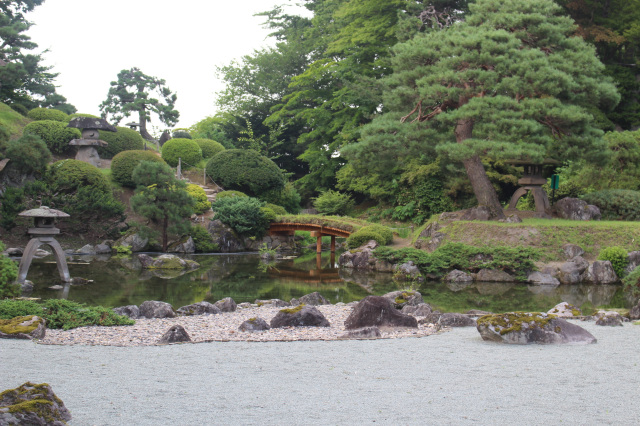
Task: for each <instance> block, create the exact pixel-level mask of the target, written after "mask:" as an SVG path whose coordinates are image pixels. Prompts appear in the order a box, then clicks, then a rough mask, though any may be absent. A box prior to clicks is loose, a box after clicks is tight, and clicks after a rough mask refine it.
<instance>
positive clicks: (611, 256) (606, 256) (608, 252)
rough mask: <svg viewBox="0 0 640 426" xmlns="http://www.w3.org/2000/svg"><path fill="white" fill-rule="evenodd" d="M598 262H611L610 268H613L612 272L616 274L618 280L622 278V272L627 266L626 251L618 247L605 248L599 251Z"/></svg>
mask: <svg viewBox="0 0 640 426" xmlns="http://www.w3.org/2000/svg"><path fill="white" fill-rule="evenodd" d="M598 260H608V261H609V262H611V266H612V267H613V270H614V271H615V272H616V275H617V276H618V277H619V278H622V276H623V275H624V270H625V268H626V267H627V265H628V264H629V260H628V257H627V251H626V250H625V249H623V248H622V247H618V246H613V247H605V248H603V249H602V250H600V254H598Z"/></svg>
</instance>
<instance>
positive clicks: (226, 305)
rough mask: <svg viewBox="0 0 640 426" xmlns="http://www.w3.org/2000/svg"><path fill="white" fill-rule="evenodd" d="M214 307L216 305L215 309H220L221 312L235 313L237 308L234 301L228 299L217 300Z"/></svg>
mask: <svg viewBox="0 0 640 426" xmlns="http://www.w3.org/2000/svg"><path fill="white" fill-rule="evenodd" d="M214 305H216V308H218V309H220V311H222V312H235V311H236V309H237V308H238V305H237V304H236V301H235V300H233V299H232V298H230V297H225V298H224V299H221V300H218V301H217V302H216V303H214Z"/></svg>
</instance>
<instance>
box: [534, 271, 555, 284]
mask: <svg viewBox="0 0 640 426" xmlns="http://www.w3.org/2000/svg"><path fill="white" fill-rule="evenodd" d="M527 282H529V283H531V284H536V285H552V286H558V285H560V281H558V279H557V278H555V277H554V276H553V275H551V274H545V273H543V272H539V271H536V272H532V273H531V274H529V276H528V277H527Z"/></svg>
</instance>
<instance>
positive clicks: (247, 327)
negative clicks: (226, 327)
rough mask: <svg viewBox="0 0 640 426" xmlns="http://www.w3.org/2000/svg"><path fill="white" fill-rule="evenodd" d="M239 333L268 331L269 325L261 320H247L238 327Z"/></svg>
mask: <svg viewBox="0 0 640 426" xmlns="http://www.w3.org/2000/svg"><path fill="white" fill-rule="evenodd" d="M238 330H240V331H247V332H254V331H265V330H269V324H267V322H266V321H265V320H264V319H262V318H259V317H258V318H249V319H248V320H246V321H245V322H243V323H242V324H240V327H238Z"/></svg>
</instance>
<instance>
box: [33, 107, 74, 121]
mask: <svg viewBox="0 0 640 426" xmlns="http://www.w3.org/2000/svg"><path fill="white" fill-rule="evenodd" d="M27 117H29V118H30V119H32V120H37V121H38V120H52V121H60V122H61V123H69V120H71V117H69V114H67V113H65V112H62V111H60V110H57V109H49V108H34V109H32V110H31V111H29V112H28V113H27Z"/></svg>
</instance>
